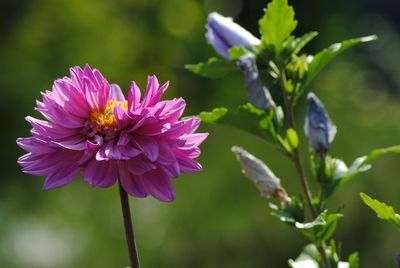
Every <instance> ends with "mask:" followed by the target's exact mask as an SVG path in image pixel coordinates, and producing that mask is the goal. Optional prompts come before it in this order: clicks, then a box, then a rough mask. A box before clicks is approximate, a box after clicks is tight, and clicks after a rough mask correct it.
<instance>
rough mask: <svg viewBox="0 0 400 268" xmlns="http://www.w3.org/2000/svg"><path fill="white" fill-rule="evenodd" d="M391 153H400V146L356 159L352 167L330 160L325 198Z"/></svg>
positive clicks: (328, 161) (339, 161)
mask: <svg viewBox="0 0 400 268" xmlns="http://www.w3.org/2000/svg"><path fill="white" fill-rule="evenodd" d="M389 153H400V145H396V146H391V147H386V148H380V149H375V150H372V151H371V152H370V153H369V154H367V155H364V156H360V157H358V158H356V159H355V160H354V161H353V163H352V164H351V165H350V167H347V165H346V164H345V163H344V162H343V161H342V160H340V159H336V158H333V159H328V158H327V162H326V163H325V164H326V168H325V174H326V176H327V177H328V181H329V183H326V184H325V185H323V187H324V198H328V197H329V196H331V195H332V194H333V192H334V191H335V190H337V189H338V188H340V187H342V186H343V185H345V184H346V183H348V182H349V181H350V180H351V179H352V178H354V177H355V176H356V175H358V174H360V173H362V172H365V171H367V170H369V169H370V168H371V164H370V163H369V162H370V161H371V160H373V159H375V158H377V157H380V156H383V155H385V154H389Z"/></svg>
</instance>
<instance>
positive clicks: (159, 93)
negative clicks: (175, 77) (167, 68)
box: [148, 78, 169, 106]
mask: <svg viewBox="0 0 400 268" xmlns="http://www.w3.org/2000/svg"><path fill="white" fill-rule="evenodd" d="M156 79H157V78H156ZM168 86H169V81H167V82H165V83H164V85H162V86H161V87H160V89H158V91H157V92H156V93H155V94H154V96H153V97H152V98H151V101H150V102H149V104H148V106H154V105H156V104H157V103H158V102H159V101H160V99H161V97H162V95H163V94H164V93H165V91H167V89H168ZM157 87H158V86H157Z"/></svg>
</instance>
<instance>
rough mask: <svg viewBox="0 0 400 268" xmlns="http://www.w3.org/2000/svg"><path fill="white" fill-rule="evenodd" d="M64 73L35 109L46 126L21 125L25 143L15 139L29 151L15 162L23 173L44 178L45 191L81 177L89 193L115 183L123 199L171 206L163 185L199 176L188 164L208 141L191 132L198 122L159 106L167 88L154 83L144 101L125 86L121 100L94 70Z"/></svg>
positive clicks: (178, 104) (176, 108)
mask: <svg viewBox="0 0 400 268" xmlns="http://www.w3.org/2000/svg"><path fill="white" fill-rule="evenodd" d="M70 73H71V76H70V77H64V78H62V79H58V80H56V81H55V82H54V85H53V89H52V91H46V92H44V93H42V95H43V100H42V101H38V102H37V107H36V110H37V111H39V112H40V113H41V114H42V115H43V116H44V117H45V120H40V119H36V118H33V117H30V116H28V117H27V118H26V120H27V121H28V122H29V123H30V124H31V125H32V130H31V133H32V137H28V138H19V139H18V140H17V144H18V145H19V146H20V147H21V148H23V149H24V150H26V151H28V153H27V154H25V155H24V156H22V157H20V158H19V159H18V163H19V164H20V165H21V166H22V170H23V171H24V172H26V173H29V174H32V175H36V176H45V177H46V180H45V183H44V186H43V187H44V189H52V188H57V187H61V186H64V185H66V184H68V183H70V182H71V181H72V180H74V179H75V178H76V177H77V175H78V174H79V173H80V172H81V171H83V178H84V181H85V182H87V183H89V184H90V185H92V186H94V187H110V186H112V185H113V184H114V183H115V182H116V180H117V179H118V178H119V179H120V181H121V184H122V186H123V187H124V189H125V190H126V191H127V192H128V193H129V194H130V195H133V196H136V197H146V196H148V195H152V196H154V197H155V198H157V199H159V200H161V201H172V200H173V199H174V198H175V192H174V189H173V187H172V183H171V180H170V179H171V178H177V177H178V176H179V174H180V173H181V172H183V173H190V172H196V171H199V170H201V165H200V164H199V163H198V162H196V161H195V160H193V159H194V158H196V157H198V156H199V155H200V150H199V148H198V146H199V145H200V144H201V143H202V142H203V140H204V139H205V138H206V137H207V135H208V134H207V133H197V134H195V133H194V132H195V131H196V129H197V128H198V126H199V124H200V120H199V119H198V118H196V117H192V118H189V119H186V120H179V119H180V117H181V115H182V113H183V111H184V109H185V101H184V100H183V99H182V98H179V99H172V100H165V101H161V97H162V95H163V94H164V92H165V91H166V90H167V88H168V82H167V83H165V84H164V85H162V86H161V87H159V84H158V80H157V78H156V77H155V76H150V77H149V78H148V83H147V88H146V91H145V93H144V96H143V98H141V91H140V89H139V87H138V86H137V85H136V83H135V82H132V84H131V87H130V89H129V93H128V98H127V99H125V97H124V95H123V93H122V91H121V89H120V88H119V86H118V85H116V84H111V85H110V84H109V83H108V82H107V80H106V79H105V78H104V77H103V75H102V74H101V73H100V72H99V71H98V70H96V69H94V70H92V69H91V68H90V67H89V66H86V67H85V68H84V69H81V68H80V67H73V68H71V69H70Z"/></svg>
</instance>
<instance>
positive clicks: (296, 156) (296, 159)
mask: <svg viewBox="0 0 400 268" xmlns="http://www.w3.org/2000/svg"><path fill="white" fill-rule="evenodd" d="M280 73H281V75H280V78H281V79H280V83H281V87H282V92H283V101H284V105H285V110H286V114H287V116H288V117H289V124H290V127H291V128H293V129H294V130H295V131H297V128H296V119H295V116H294V109H293V103H292V102H291V100H290V99H289V96H288V94H287V92H286V86H285V85H286V74H285V70H284V68H281V69H280ZM292 160H293V163H294V165H295V168H296V171H297V174H298V176H299V178H300V184H301V187H302V189H303V193H304V195H305V197H306V200H307V204H308V206H309V208H310V211H311V214H312V216H313V218H316V217H317V216H318V214H319V212H318V210H317V208H316V207H315V205H314V203H313V197H312V193H311V190H310V186H309V184H308V180H307V177H306V175H305V173H304V168H303V164H302V162H301V156H300V151H299V149H298V146H297V148H295V149H294V150H293V154H292ZM318 250H319V252H320V254H321V257H322V262H323V263H324V267H326V268H331V263H330V261H329V258H328V255H327V252H326V244H325V242H324V241H323V242H322V244H321V246H318Z"/></svg>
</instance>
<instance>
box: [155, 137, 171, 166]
mask: <svg viewBox="0 0 400 268" xmlns="http://www.w3.org/2000/svg"><path fill="white" fill-rule="evenodd" d="M158 146H159V153H158V159H157V162H158V163H160V164H163V165H171V164H174V163H175V162H176V157H175V154H174V153H173V151H172V150H171V147H170V145H169V144H168V143H167V142H165V141H158Z"/></svg>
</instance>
